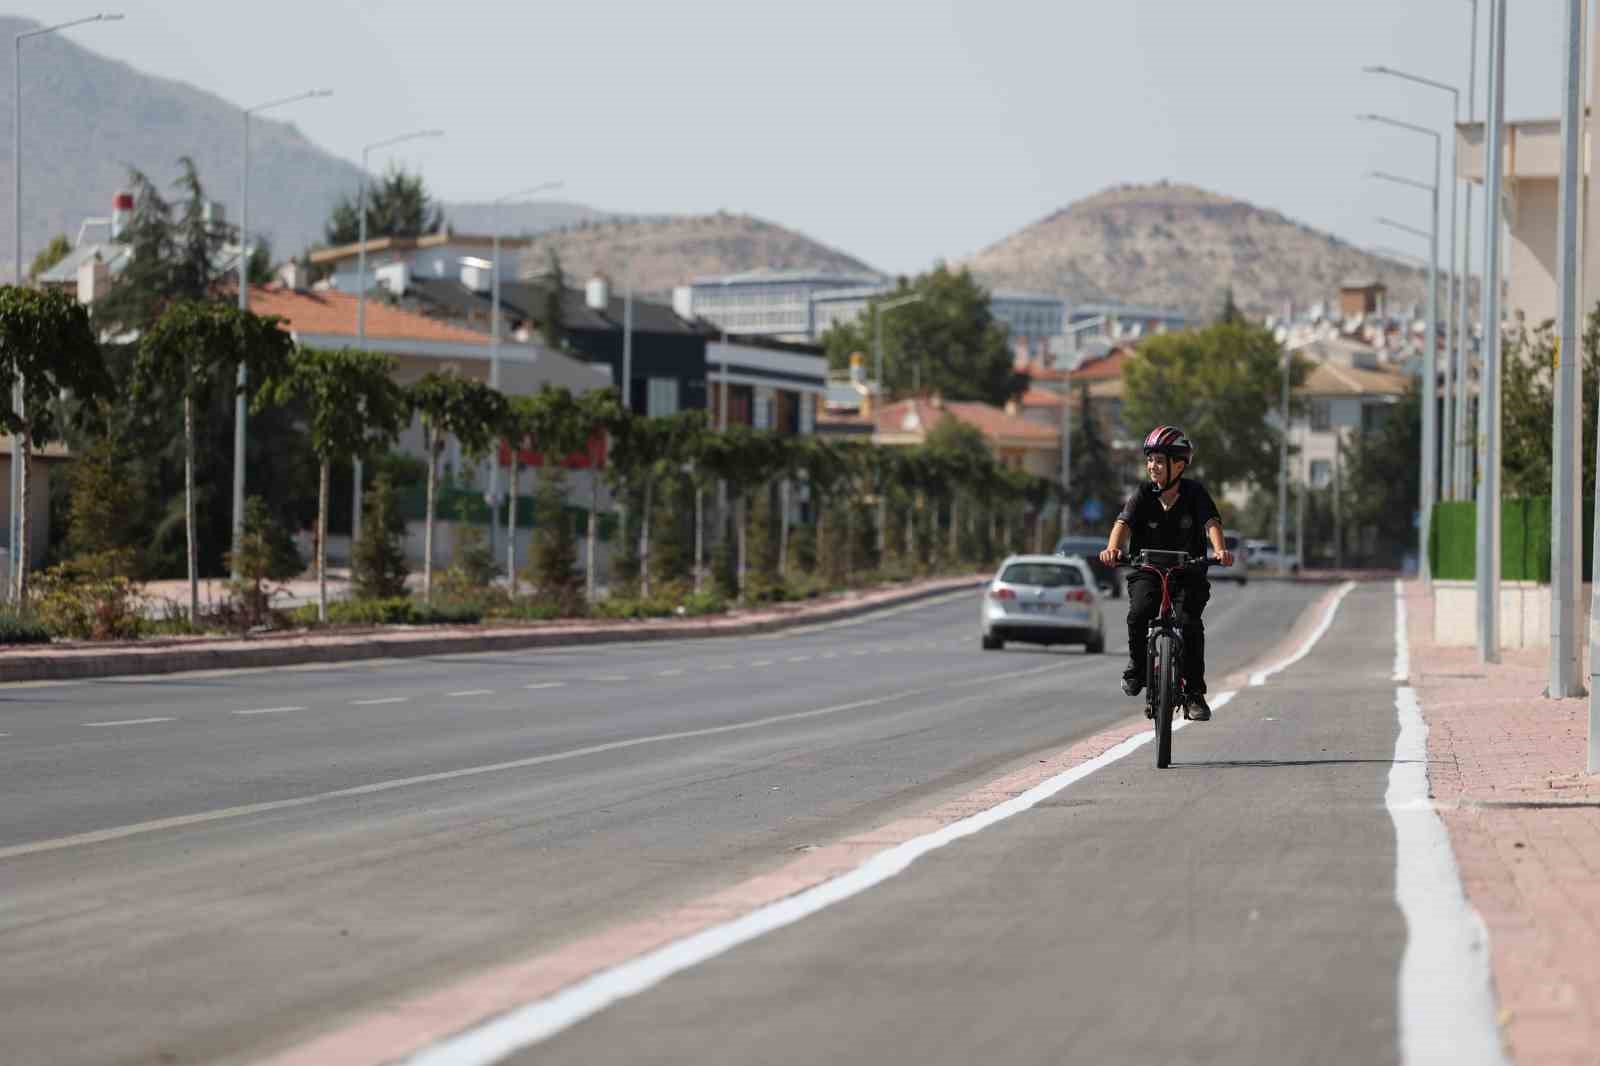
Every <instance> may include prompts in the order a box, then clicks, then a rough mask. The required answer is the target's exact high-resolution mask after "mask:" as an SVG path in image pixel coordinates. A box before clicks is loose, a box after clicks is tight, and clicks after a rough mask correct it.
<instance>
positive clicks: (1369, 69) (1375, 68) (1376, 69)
mask: <svg viewBox="0 0 1600 1066" xmlns="http://www.w3.org/2000/svg"><path fill="white" fill-rule="evenodd" d="M1361 71H1362V73H1363V74H1387V73H1389V68H1388V67H1386V66H1384V65H1383V64H1382V63H1375V64H1372V65H1371V66H1365V67H1362V68H1361Z"/></svg>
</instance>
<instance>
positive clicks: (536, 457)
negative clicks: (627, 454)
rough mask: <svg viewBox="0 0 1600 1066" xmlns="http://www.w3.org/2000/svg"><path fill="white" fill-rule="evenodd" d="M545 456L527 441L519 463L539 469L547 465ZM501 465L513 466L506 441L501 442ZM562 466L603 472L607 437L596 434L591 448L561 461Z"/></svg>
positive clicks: (518, 460)
mask: <svg viewBox="0 0 1600 1066" xmlns="http://www.w3.org/2000/svg"><path fill="white" fill-rule="evenodd" d="M545 458H546V456H545V454H544V453H543V452H540V451H535V450H534V442H533V441H531V440H530V441H527V442H526V443H524V444H523V446H522V447H521V448H519V449H517V462H518V463H520V464H521V465H523V466H534V467H539V466H543V465H544V464H545ZM498 461H499V463H500V465H501V466H505V467H509V466H510V465H511V448H510V447H509V446H508V445H507V444H506V442H505V441H503V440H502V441H501V442H500V454H499V460H498ZM561 465H562V466H563V467H565V468H566V469H568V470H589V469H594V470H601V469H604V468H605V465H606V435H605V433H603V432H596V433H595V434H594V436H592V437H590V438H589V446H588V447H587V448H585V449H584V450H583V451H581V452H573V453H572V454H571V455H569V456H567V457H566V458H565V459H563V460H561Z"/></svg>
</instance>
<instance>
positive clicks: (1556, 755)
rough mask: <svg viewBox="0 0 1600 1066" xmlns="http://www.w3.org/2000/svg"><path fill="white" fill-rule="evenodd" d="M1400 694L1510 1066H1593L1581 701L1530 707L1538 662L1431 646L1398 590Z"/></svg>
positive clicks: (1596, 1010)
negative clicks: (1415, 709)
mask: <svg viewBox="0 0 1600 1066" xmlns="http://www.w3.org/2000/svg"><path fill="white" fill-rule="evenodd" d="M1405 603H1406V607H1407V620H1408V626H1407V629H1408V633H1409V636H1410V644H1411V662H1410V681H1411V685H1412V687H1413V688H1414V689H1415V690H1416V692H1417V695H1418V697H1419V699H1420V700H1421V703H1422V710H1423V714H1424V717H1425V718H1426V720H1427V723H1428V781H1429V791H1430V793H1431V795H1432V797H1433V799H1434V802H1435V803H1436V804H1437V805H1438V807H1439V812H1440V815H1441V817H1442V818H1443V819H1444V822H1445V825H1446V827H1447V828H1448V829H1449V832H1450V840H1451V844H1452V845H1453V847H1454V850H1455V854H1456V860H1457V863H1458V865H1459V866H1460V869H1461V879H1462V884H1463V886H1464V887H1465V889H1466V892H1467V895H1468V898H1469V899H1470V900H1471V902H1472V904H1473V906H1474V907H1475V908H1476V909H1477V911H1478V912H1479V914H1481V915H1482V917H1483V920H1484V922H1485V924H1486V925H1487V926H1488V929H1489V938H1490V943H1491V950H1492V954H1493V968H1494V981H1495V991H1496V998H1497V1001H1498V1003H1499V1005H1500V1024H1501V1028H1502V1032H1503V1033H1504V1036H1505V1040H1506V1044H1507V1046H1508V1048H1509V1049H1510V1052H1511V1054H1512V1057H1513V1060H1514V1061H1515V1062H1516V1063H1517V1066H1569V1064H1570V1066H1578V1064H1585V1066H1593V1064H1595V1063H1597V1062H1600V776H1591V775H1589V774H1587V773H1586V765H1587V753H1586V743H1587V737H1588V701H1587V700H1586V699H1575V700H1551V699H1547V698H1545V697H1544V695H1543V693H1544V691H1545V684H1546V679H1547V674H1548V658H1549V652H1548V651H1545V650H1542V649H1540V650H1525V651H1524V650H1518V651H1507V652H1505V653H1504V654H1503V657H1502V658H1503V661H1502V662H1501V663H1499V664H1495V665H1486V664H1483V663H1480V662H1479V661H1478V655H1477V651H1476V649H1472V648H1446V647H1440V646H1438V645H1436V644H1434V643H1433V634H1432V625H1431V619H1432V618H1433V605H1432V603H1431V601H1430V599H1429V596H1428V594H1427V593H1426V592H1424V590H1423V588H1422V586H1421V583H1420V582H1416V581H1411V582H1407V583H1406V584H1405Z"/></svg>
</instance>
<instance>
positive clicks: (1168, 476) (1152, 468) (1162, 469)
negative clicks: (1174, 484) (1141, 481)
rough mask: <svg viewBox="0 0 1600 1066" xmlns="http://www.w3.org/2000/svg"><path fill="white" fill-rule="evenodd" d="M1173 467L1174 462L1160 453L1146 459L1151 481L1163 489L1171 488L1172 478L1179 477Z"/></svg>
mask: <svg viewBox="0 0 1600 1066" xmlns="http://www.w3.org/2000/svg"><path fill="white" fill-rule="evenodd" d="M1173 466H1174V464H1173V462H1172V460H1171V459H1170V458H1168V457H1167V456H1165V455H1162V454H1161V453H1160V452H1155V453H1153V454H1151V455H1147V456H1145V457H1144V468H1145V471H1146V472H1147V473H1148V474H1149V475H1150V480H1151V481H1152V482H1154V483H1155V484H1156V485H1157V486H1158V487H1160V488H1163V489H1164V488H1167V487H1169V485H1170V484H1171V480H1172V478H1174V477H1176V476H1177V473H1176V472H1175V471H1174V469H1173Z"/></svg>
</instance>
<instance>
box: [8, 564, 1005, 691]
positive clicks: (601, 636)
mask: <svg viewBox="0 0 1600 1066" xmlns="http://www.w3.org/2000/svg"><path fill="white" fill-rule="evenodd" d="M987 579H988V575H987V574H976V573H974V574H966V575H960V576H956V577H943V578H928V579H923V580H919V581H908V582H902V583H899V584H894V585H885V586H880V587H877V588H869V589H856V590H851V591H848V592H842V593H836V594H833V595H829V596H825V597H820V598H818V599H815V600H809V601H805V602H801V603H781V604H772V605H762V606H757V607H751V608H746V609H737V610H732V611H729V612H727V613H724V614H717V615H702V616H700V617H693V618H657V619H648V620H633V619H596V618H574V619H564V620H558V621H549V622H538V623H533V624H523V623H497V624H480V625H470V626H468V625H462V626H374V627H370V628H363V629H346V630H341V631H337V632H329V631H326V630H323V631H309V630H302V631H293V632H282V631H278V632H272V633H264V634H262V635H260V636H251V637H242V638H241V637H204V636H200V637H171V638H159V639H154V640H140V641H114V642H106V641H98V642H89V641H82V642H77V641H73V642H57V643H53V644H48V645H38V644H35V645H23V646H17V647H10V648H5V649H3V650H0V683H3V682H19V681H49V680H67V679H75V678H91V677H115V676H119V675H129V674H170V673H179V672H183V671H189V670H237V669H254V668H262V667H273V666H293V665H298V664H303V663H328V662H352V661H357V660H362V659H388V658H405V657H416V656H425V655H456V654H464V653H471V652H491V651H517V650H519V649H523V648H543V647H556V646H560V645H576V644H602V643H608V642H621V641H639V640H673V639H684V638H695V637H733V636H747V635H750V634H754V633H765V632H771V631H773V630H778V629H786V628H790V627H792V626H798V625H813V624H816V623H819V622H834V621H840V620H842V619H846V618H849V617H851V616H854V615H858V614H863V613H865V612H867V611H872V610H877V609H880V608H884V607H892V606H895V605H897V604H902V603H913V602H915V601H917V600H923V599H928V598H930V597H933V596H938V595H941V594H943V593H948V592H957V591H960V590H962V589H976V588H978V587H979V586H981V585H982V584H983V582H984V581H986V580H987Z"/></svg>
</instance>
